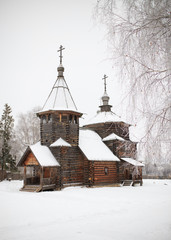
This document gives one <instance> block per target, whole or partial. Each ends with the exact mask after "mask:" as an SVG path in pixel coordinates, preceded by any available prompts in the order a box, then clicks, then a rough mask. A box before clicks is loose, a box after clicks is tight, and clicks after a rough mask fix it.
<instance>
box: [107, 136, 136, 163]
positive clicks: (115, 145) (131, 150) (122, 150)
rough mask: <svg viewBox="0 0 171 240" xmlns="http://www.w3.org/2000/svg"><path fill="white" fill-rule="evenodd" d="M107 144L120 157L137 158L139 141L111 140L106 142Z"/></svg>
mask: <svg viewBox="0 0 171 240" xmlns="http://www.w3.org/2000/svg"><path fill="white" fill-rule="evenodd" d="M104 143H105V144H106V146H108V147H109V148H110V150H111V151H112V152H113V153H114V154H115V155H116V156H117V157H119V158H122V157H125V158H126V157H127V158H133V159H135V158H136V153H137V143H135V142H131V141H119V140H111V141H105V142H104Z"/></svg>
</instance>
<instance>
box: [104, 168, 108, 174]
mask: <svg viewBox="0 0 171 240" xmlns="http://www.w3.org/2000/svg"><path fill="white" fill-rule="evenodd" d="M104 173H105V175H108V174H109V169H108V167H105V168H104Z"/></svg>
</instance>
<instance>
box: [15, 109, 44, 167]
mask: <svg viewBox="0 0 171 240" xmlns="http://www.w3.org/2000/svg"><path fill="white" fill-rule="evenodd" d="M39 110H40V108H39V107H35V108H34V109H32V110H31V111H28V112H27V113H25V114H24V113H20V114H19V116H18V121H17V126H16V127H15V136H14V138H13V145H15V146H16V147H15V149H17V152H16V153H15V154H16V156H17V162H18V160H19V159H20V157H21V155H22V154H23V152H24V151H25V149H26V147H27V146H28V145H32V144H34V143H36V142H38V141H39V140H40V122H39V118H38V117H37V116H36V112H38V111H39Z"/></svg>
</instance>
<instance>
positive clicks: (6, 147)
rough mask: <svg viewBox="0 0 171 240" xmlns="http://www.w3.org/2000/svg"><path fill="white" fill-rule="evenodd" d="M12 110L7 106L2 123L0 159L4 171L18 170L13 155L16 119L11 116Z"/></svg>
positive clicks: (0, 122)
mask: <svg viewBox="0 0 171 240" xmlns="http://www.w3.org/2000/svg"><path fill="white" fill-rule="evenodd" d="M11 113H12V110H11V108H10V106H9V105H8V104H5V106H4V111H3V114H2V117H1V121H0V136H1V149H0V159H1V168H2V170H6V169H10V170H14V169H15V168H16V166H15V165H16V164H15V157H13V156H12V154H11V145H10V140H11V138H12V134H13V127H14V119H13V116H12V115H11Z"/></svg>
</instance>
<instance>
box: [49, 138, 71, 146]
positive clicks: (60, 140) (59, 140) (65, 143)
mask: <svg viewBox="0 0 171 240" xmlns="http://www.w3.org/2000/svg"><path fill="white" fill-rule="evenodd" d="M62 146H63V147H71V145H70V144H69V143H67V142H66V141H65V140H63V139H62V138H59V139H58V140H57V141H55V142H54V143H52V144H51V145H50V147H62Z"/></svg>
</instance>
